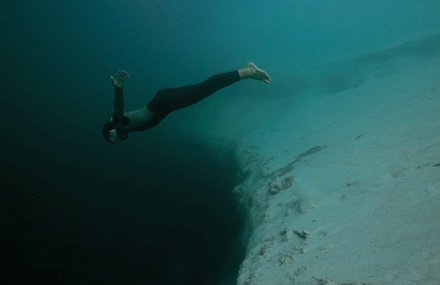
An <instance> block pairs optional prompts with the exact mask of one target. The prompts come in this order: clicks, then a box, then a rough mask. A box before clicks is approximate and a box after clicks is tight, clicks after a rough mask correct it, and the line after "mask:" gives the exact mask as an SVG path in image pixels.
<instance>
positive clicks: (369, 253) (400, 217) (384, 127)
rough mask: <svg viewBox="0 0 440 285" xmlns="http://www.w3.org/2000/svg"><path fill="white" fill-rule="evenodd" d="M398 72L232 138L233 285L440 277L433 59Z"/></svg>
mask: <svg viewBox="0 0 440 285" xmlns="http://www.w3.org/2000/svg"><path fill="white" fill-rule="evenodd" d="M399 70H400V71H399V72H398V73H395V74H393V75H391V76H388V77H383V78H379V79H370V80H368V81H367V82H365V83H364V84H363V85H361V86H360V87H358V88H353V89H349V90H346V91H344V92H341V93H339V94H333V95H326V96H321V97H319V98H311V99H310V102H309V104H304V106H305V107H304V108H303V109H302V110H299V111H298V110H297V111H296V112H290V113H288V114H287V115H286V114H284V115H283V116H284V117H282V118H280V120H279V122H277V123H276V124H277V129H276V131H274V132H272V133H270V134H267V135H262V134H260V133H258V134H257V133H255V134H254V135H252V134H250V135H249V136H248V137H247V138H246V141H244V142H243V147H242V150H241V152H239V154H240V157H241V159H242V163H243V169H244V172H245V174H246V181H245V182H244V183H243V184H242V185H240V186H238V187H237V188H236V189H235V191H236V192H237V193H238V194H239V197H242V202H243V203H244V204H245V205H246V206H247V207H248V209H249V211H250V215H251V217H252V222H253V227H254V231H253V232H252V235H251V238H250V244H249V247H248V252H247V257H246V260H245V261H244V262H243V264H242V266H241V270H240V276H239V278H238V284H239V285H244V284H252V285H259V284H261V285H268V284H440V58H433V59H430V60H427V61H424V62H419V63H414V62H413V63H412V64H406V65H405V64H403V63H402V67H400V68H399ZM314 147H315V148H314ZM308 150H310V151H309V152H307V151H308ZM298 155H300V156H298ZM297 229H298V230H303V229H304V230H306V231H308V232H309V233H310V235H309V236H307V237H306V238H301V237H300V236H299V235H297V234H295V233H294V231H295V230H297Z"/></svg>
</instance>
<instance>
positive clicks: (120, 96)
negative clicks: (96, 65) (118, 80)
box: [113, 87, 124, 119]
mask: <svg viewBox="0 0 440 285" xmlns="http://www.w3.org/2000/svg"><path fill="white" fill-rule="evenodd" d="M113 105H114V114H113V116H114V117H116V118H117V119H121V118H122V117H123V116H124V89H122V88H119V87H115V102H114V104H113Z"/></svg>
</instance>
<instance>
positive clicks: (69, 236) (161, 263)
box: [0, 1, 245, 284]
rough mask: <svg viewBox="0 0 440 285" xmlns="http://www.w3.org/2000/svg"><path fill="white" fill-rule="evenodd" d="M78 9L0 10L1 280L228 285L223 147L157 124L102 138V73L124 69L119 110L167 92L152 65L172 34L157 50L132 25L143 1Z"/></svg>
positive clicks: (232, 250) (229, 183)
mask: <svg viewBox="0 0 440 285" xmlns="http://www.w3.org/2000/svg"><path fill="white" fill-rule="evenodd" d="M86 2H87V3H86ZM92 2H93V3H89V2H88V1H83V2H82V3H80V2H76V3H71V4H66V5H64V4H62V2H59V1H47V2H40V1H25V3H23V5H21V4H19V3H17V4H10V5H7V7H4V8H2V10H1V20H2V23H1V28H0V29H1V35H2V37H3V40H2V47H1V51H2V57H3V60H2V68H1V73H0V77H1V84H0V85H1V87H0V90H1V108H2V112H1V114H0V118H1V120H2V121H3V122H4V123H3V124H2V125H3V126H2V129H1V172H0V178H1V193H2V194H1V195H2V196H1V199H0V211H1V213H0V223H1V224H0V225H1V227H0V242H1V243H0V252H1V254H0V256H1V260H2V264H3V265H2V274H1V277H0V279H1V281H2V284H36V283H38V284H220V282H222V284H233V283H235V279H236V277H237V273H238V268H239V265H240V263H241V262H242V260H243V258H244V249H245V243H244V242H243V239H242V231H243V228H244V226H243V225H244V214H243V213H242V212H241V211H240V209H239V208H238V205H237V203H236V199H235V197H234V196H233V194H232V189H233V188H234V186H235V185H236V184H237V183H238V182H239V181H238V179H237V178H236V173H237V172H238V169H237V165H236V162H235V157H234V154H233V151H234V149H232V148H230V149H228V148H222V149H219V148H214V147H212V146H210V144H209V143H207V142H206V141H203V140H202V139H201V138H198V137H194V136H192V137H190V136H188V135H187V134H186V133H185V130H184V129H174V128H173V127H172V125H167V124H166V123H164V125H163V126H161V128H159V127H158V128H156V129H154V130H151V131H149V132H145V133H140V134H130V139H129V140H128V141H127V142H126V143H124V144H121V145H118V146H115V145H110V144H107V143H106V142H105V141H104V140H103V138H102V136H101V127H102V124H103V123H104V122H105V121H107V120H108V119H109V117H110V116H111V114H112V112H113V111H112V105H113V87H112V85H111V83H110V80H109V76H110V75H112V74H114V72H115V71H116V70H117V69H118V68H129V67H132V68H131V69H130V71H131V72H132V74H133V76H132V78H131V79H130V81H131V82H132V85H131V87H130V88H127V92H126V95H127V102H126V106H127V109H130V108H141V107H142V106H144V105H145V104H147V102H148V101H149V100H150V99H151V98H152V97H153V96H154V92H155V90H156V89H158V88H163V87H168V86H175V85H168V84H172V83H174V84H176V83H175V81H177V80H175V79H173V78H171V77H170V76H168V75H170V74H172V72H171V71H172V70H170V71H166V72H164V70H163V67H164V64H165V66H166V65H169V64H170V63H172V62H173V61H174V60H176V57H178V55H173V57H172V58H168V57H167V55H170V54H171V53H170V52H169V51H167V45H166V44H165V43H164V42H163V41H168V40H170V41H172V40H173V36H172V35H166V36H165V35H162V39H161V40H162V42H157V40H155V35H156V34H157V33H160V31H151V27H143V26H142V25H143V24H142V23H137V22H136V19H133V17H136V15H139V14H138V13H139V12H138V11H137V10H136V5H140V6H142V5H144V4H142V3H138V4H136V5H134V4H131V5H132V6H130V4H126V3H125V2H124V1H120V2H118V1H110V2H107V1H101V3H98V2H94V1H92ZM157 9H158V8H157ZM157 9H156V12H157V11H158V10H157ZM148 13H152V14H154V15H153V16H155V17H159V15H157V14H156V13H153V12H151V11H150V12H148ZM132 16H133V17H132ZM146 17H147V18H146V19H148V20H154V19H150V18H149V16H148V15H146ZM159 18H160V19H162V17H159ZM154 21H158V22H157V23H156V24H157V25H159V26H158V27H157V28H160V26H161V25H170V23H166V22H163V23H160V22H159V19H156V20H154ZM143 32H145V33H146V34H145V35H142V36H139V35H138V36H136V37H137V38H135V39H133V38H131V37H133V36H134V35H135V34H137V33H143ZM143 39H144V40H145V41H148V43H149V44H148V46H149V49H146V50H142V51H141V50H140V45H142V44H140V43H142V40H143ZM159 53H160V54H159ZM133 54H136V56H135V57H134V56H133ZM182 56H183V55H182ZM173 65H174V66H176V64H174V63H173ZM136 68H138V69H139V72H137V73H136ZM189 70H191V67H190V68H189ZM219 71H223V70H219ZM224 71H228V70H224ZM180 74H181V75H182V73H180ZM210 75H211V74H208V73H204V75H203V74H202V73H201V72H200V73H199V74H198V78H199V79H204V78H203V77H204V76H210ZM184 80H185V78H184V79H179V80H178V81H179V82H180V83H183V84H185V83H186V82H184ZM130 95H131V96H130ZM170 121H172V118H171V119H170Z"/></svg>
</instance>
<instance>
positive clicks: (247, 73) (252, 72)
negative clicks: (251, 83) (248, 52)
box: [238, 62, 271, 83]
mask: <svg viewBox="0 0 440 285" xmlns="http://www.w3.org/2000/svg"><path fill="white" fill-rule="evenodd" d="M238 73H239V74H240V78H241V79H256V80H260V81H264V82H266V83H270V81H271V79H270V76H269V74H267V72H266V71H264V70H262V69H260V68H258V66H256V65H255V63H253V62H250V63H249V64H248V65H247V66H246V67H245V68H242V69H240V70H239V71H238Z"/></svg>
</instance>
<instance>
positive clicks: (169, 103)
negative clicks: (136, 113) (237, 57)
mask: <svg viewBox="0 0 440 285" xmlns="http://www.w3.org/2000/svg"><path fill="white" fill-rule="evenodd" d="M238 81H240V75H239V73H238V71H231V72H226V73H220V74H217V75H214V76H211V77H210V78H208V79H206V80H205V81H203V82H201V83H199V84H194V85H187V86H182V87H177V88H166V89H161V90H159V91H158V92H157V93H156V96H155V97H154V98H153V100H151V102H150V103H149V104H148V109H149V110H150V111H151V112H153V113H157V112H159V113H160V112H164V111H165V112H171V111H175V110H178V109H182V108H185V107H188V106H191V105H194V104H195V103H197V102H199V101H201V100H203V99H205V98H206V97H209V96H210V95H212V94H213V93H214V92H216V91H218V90H220V89H222V88H225V87H227V86H229V85H231V84H234V83H235V82H238Z"/></svg>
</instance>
